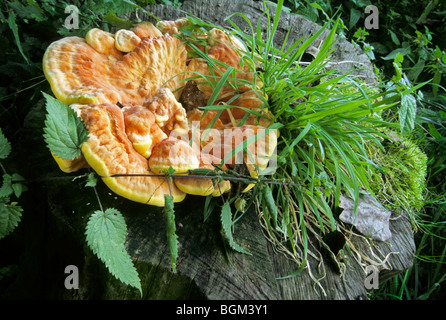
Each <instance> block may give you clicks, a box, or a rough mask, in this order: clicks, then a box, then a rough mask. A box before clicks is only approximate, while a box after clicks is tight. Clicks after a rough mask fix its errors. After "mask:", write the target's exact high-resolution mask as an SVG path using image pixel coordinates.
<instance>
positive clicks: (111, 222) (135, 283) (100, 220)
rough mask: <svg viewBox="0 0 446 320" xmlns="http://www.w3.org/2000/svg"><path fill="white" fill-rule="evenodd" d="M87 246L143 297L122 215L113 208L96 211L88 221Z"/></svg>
mask: <svg viewBox="0 0 446 320" xmlns="http://www.w3.org/2000/svg"><path fill="white" fill-rule="evenodd" d="M85 234H86V236H87V244H88V246H89V247H90V248H91V250H92V251H93V253H94V254H95V255H96V256H97V257H98V258H99V259H101V260H102V261H103V262H104V263H105V266H106V267H107V269H108V270H109V271H110V273H111V274H112V275H113V276H115V277H116V278H117V279H118V280H120V281H122V282H123V283H125V284H128V285H130V286H132V287H134V288H137V289H138V290H139V291H140V293H141V295H142V289H141V281H140V279H139V276H138V272H137V270H136V268H135V266H134V265H133V262H132V259H131V258H130V256H129V254H128V253H127V251H126V250H125V246H124V243H125V237H126V234H127V225H126V223H125V220H124V217H123V216H122V214H121V213H120V212H119V211H118V210H116V209H113V208H109V209H107V210H105V212H104V211H95V212H94V214H92V215H91V217H90V219H89V220H88V224H87V229H86V232H85Z"/></svg>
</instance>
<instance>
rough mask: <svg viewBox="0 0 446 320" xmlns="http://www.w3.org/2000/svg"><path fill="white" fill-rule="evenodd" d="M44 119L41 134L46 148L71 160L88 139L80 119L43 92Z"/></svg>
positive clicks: (76, 155) (78, 154)
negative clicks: (44, 103) (44, 101)
mask: <svg viewBox="0 0 446 320" xmlns="http://www.w3.org/2000/svg"><path fill="white" fill-rule="evenodd" d="M43 95H44V97H45V99H46V111H47V115H46V119H45V128H44V132H45V134H44V135H43V136H44V138H45V142H46V143H47V146H48V148H49V149H50V150H51V151H52V152H53V153H54V154H55V155H56V156H58V157H59V158H62V159H65V160H72V159H74V158H76V157H78V156H80V154H81V149H80V148H81V145H82V143H84V142H85V141H87V139H88V131H87V129H86V128H85V126H84V123H83V122H82V120H81V119H80V118H79V117H78V116H77V115H76V113H75V112H74V111H73V110H72V109H71V108H70V107H69V106H68V105H66V104H65V103H62V102H60V101H59V100H57V99H55V98H53V97H52V96H50V95H48V94H46V93H44V92H43Z"/></svg>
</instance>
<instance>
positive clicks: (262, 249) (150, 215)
mask: <svg viewBox="0 0 446 320" xmlns="http://www.w3.org/2000/svg"><path fill="white" fill-rule="evenodd" d="M262 6H263V5H262V2H256V1H248V0H244V1H224V0H218V1H216V0H197V1H185V2H184V5H183V7H181V8H178V7H170V6H160V5H157V6H152V7H148V8H147V10H148V11H149V12H151V13H153V14H154V15H156V16H158V17H160V18H162V19H176V18H180V17H184V16H185V13H184V12H188V13H191V14H194V15H196V16H198V17H200V18H204V19H207V20H209V21H211V22H213V23H216V24H219V25H225V21H224V20H223V19H224V18H225V17H226V16H228V15H229V14H231V13H235V12H243V13H244V14H245V15H246V16H248V17H250V18H251V19H252V20H251V21H257V19H258V17H260V16H261V14H262ZM183 11H184V12H183ZM272 12H274V10H272ZM137 14H138V16H139V18H142V19H145V18H146V17H144V16H141V13H137ZM147 20H149V19H148V17H147ZM290 26H293V30H294V31H293V33H292V37H293V38H294V39H298V38H300V37H301V36H303V35H308V34H310V33H314V32H316V30H318V29H319V28H320V26H318V25H316V24H314V23H311V22H310V21H308V20H306V19H304V18H301V17H298V16H291V15H289V14H287V13H283V18H282V19H281V24H280V31H281V33H282V34H285V32H286V31H287V30H288V28H289V27H290ZM325 35H326V34H325ZM323 36H324V34H323ZM282 39H283V38H282ZM275 40H276V41H277V43H278V44H280V45H281V41H283V40H281V39H280V37H279V36H278V37H276V38H275ZM336 61H353V62H349V63H341V64H337V65H336V64H335V63H333V64H332V66H333V67H336V68H339V69H349V68H354V67H355V66H360V68H358V70H357V71H356V74H357V75H359V76H361V77H363V78H364V79H365V80H366V81H368V82H371V83H372V82H374V81H375V80H374V77H373V71H372V64H371V63H370V61H369V60H368V58H367V56H366V55H365V54H364V53H362V52H360V50H359V49H358V48H356V47H354V46H353V45H351V44H350V43H348V42H347V41H344V40H342V39H341V40H340V41H339V42H338V44H337V46H336V49H335V51H334V52H333V62H336ZM348 64H350V65H348ZM33 109H34V112H32V113H33V115H32V116H30V117H29V118H30V120H29V121H28V122H27V123H26V124H25V127H24V129H23V133H22V134H23V136H24V137H27V138H26V139H25V140H24V141H23V145H22V153H23V154H24V155H27V158H26V163H25V162H24V163H23V167H24V168H27V170H26V171H25V172H24V173H23V175H24V176H26V177H27V178H28V179H30V180H31V181H32V180H33V179H37V180H35V181H38V179H39V178H42V177H43V176H44V177H51V176H53V177H60V176H63V174H62V173H61V172H60V171H58V168H57V166H56V164H55V163H53V161H52V159H51V156H50V153H49V151H48V150H47V148H46V147H45V145H44V143H43V141H42V140H43V139H42V136H41V133H42V127H43V116H44V115H43V114H42V110H44V109H43V108H42V106H36V107H34V108H33ZM30 137H31V138H30ZM29 150H33V152H31V153H30V152H29ZM24 158H25V157H23V159H24ZM79 174H81V173H79ZM29 188H30V190H32V192H29V191H28V192H27V193H25V194H24V197H26V198H25V199H24V200H23V201H24V202H25V203H27V205H25V206H24V212H25V213H24V219H23V222H22V225H21V226H20V228H19V229H20V230H19V231H18V232H19V233H20V234H22V235H24V239H25V240H24V243H23V261H24V262H23V263H22V264H21V269H20V273H19V274H20V276H19V277H18V278H17V280H16V282H15V283H14V284H13V285H12V286H11V287H10V288H9V290H7V291H6V293H5V294H4V296H5V297H9V298H10V297H13V298H14V297H21V298H23V297H25V298H30V297H39V298H52V299H54V298H56V299H141V298H142V299H211V300H219V299H222V300H233V299H240V300H245V299H253V300H267V299H268V300H305V299H363V298H366V297H367V292H368V291H367V288H366V285H365V282H366V277H367V274H366V273H365V271H364V265H361V264H360V263H359V262H358V261H357V259H355V258H354V257H353V256H351V255H347V257H346V265H347V266H348V268H347V270H346V272H345V273H344V275H343V276H342V277H341V276H340V275H339V274H338V273H337V272H336V270H335V269H334V268H332V267H331V266H330V265H328V264H326V263H325V262H324V263H323V264H322V265H318V264H319V261H318V260H316V259H314V258H313V257H311V256H310V257H309V260H308V264H309V265H310V266H312V267H313V269H312V273H313V277H314V278H321V279H320V280H319V281H318V282H317V283H316V282H315V281H314V280H313V279H311V277H310V276H309V273H308V270H309V269H308V268H305V269H304V270H303V271H302V272H301V273H299V274H298V275H296V276H294V277H289V278H284V279H279V278H283V277H286V276H288V275H290V274H293V273H294V272H295V271H296V270H297V269H298V268H299V265H297V264H296V263H295V262H294V261H293V260H291V259H289V258H288V257H287V256H286V255H284V254H282V253H280V252H277V248H275V247H274V245H273V244H272V243H271V242H269V241H268V238H267V237H266V235H265V234H264V229H263V227H262V225H261V223H260V219H259V217H258V214H257V212H255V211H254V210H249V211H248V212H246V213H245V214H244V215H243V217H242V218H241V219H240V220H239V221H238V222H237V223H236V225H235V230H234V239H235V241H236V242H237V243H238V244H239V245H240V246H242V247H243V248H244V249H246V250H247V251H248V252H249V253H250V254H249V255H248V254H243V253H238V252H235V251H233V250H231V249H230V248H229V247H227V245H226V243H225V241H224V240H223V236H222V234H221V222H220V217H219V212H218V210H217V211H216V212H213V213H212V214H211V215H210V217H209V218H208V219H207V220H206V221H203V220H204V218H203V208H204V197H194V196H187V197H186V199H185V200H184V201H183V202H181V203H178V204H175V217H176V224H177V235H178V241H179V258H178V263H177V273H173V272H172V271H171V266H170V258H169V248H168V244H167V239H166V231H165V230H166V229H165V223H164V219H163V216H162V211H161V208H157V207H152V206H146V205H143V204H139V203H134V202H131V201H128V200H126V199H123V198H121V197H118V196H116V195H114V194H113V193H112V192H111V191H109V190H108V189H107V187H106V186H105V185H104V184H103V183H102V182H99V183H98V187H97V189H98V194H99V197H100V199H101V202H102V204H103V206H104V208H109V207H113V208H116V209H118V210H120V211H121V212H122V213H123V215H124V217H125V219H126V223H127V226H128V236H127V241H126V249H127V251H128V253H129V254H130V256H131V257H132V258H133V260H134V263H135V266H136V268H137V270H138V273H139V275H140V278H141V283H142V290H143V296H142V297H141V296H140V293H139V291H138V290H136V289H134V288H132V287H129V286H126V285H123V284H122V283H121V282H120V281H119V280H116V279H115V278H114V277H113V276H112V275H110V274H109V273H108V271H107V269H106V268H105V266H104V264H103V263H102V262H101V261H100V260H99V259H97V258H96V257H95V256H94V255H93V253H92V252H91V250H90V249H89V248H88V247H87V245H86V243H85V235H84V232H85V226H86V222H87V220H88V217H89V216H90V215H91V214H92V213H93V211H94V210H98V209H99V207H98V205H97V200H96V197H95V194H94V192H93V190H92V189H90V188H86V187H83V183H81V182H77V181H76V180H75V181H71V180H62V179H54V180H51V181H48V180H46V183H45V184H42V183H41V182H31V183H30V184H29ZM390 229H391V232H392V234H393V236H392V237H391V238H390V240H388V241H386V242H375V243H374V245H375V247H374V248H373V252H375V254H376V252H378V251H379V252H381V253H380V254H381V257H380V258H381V259H382V260H383V263H382V264H381V265H380V266H378V268H379V271H380V272H379V281H380V282H382V281H385V280H387V279H389V278H390V277H392V276H394V275H396V274H398V273H400V272H403V271H404V270H406V269H407V268H409V267H411V265H412V262H413V258H414V252H415V245H414V242H413V234H412V229H411V224H410V221H409V219H408V218H407V216H406V215H404V214H403V215H400V216H398V217H396V218H392V219H391V222H390ZM353 241H354V242H355V244H356V245H357V246H361V245H363V243H362V242H361V239H360V238H358V239H355V240H353ZM362 251H363V253H364V254H365V255H370V256H371V255H372V254H373V253H372V250H371V248H368V247H365V246H363V248H362ZM25 262H26V263H25ZM365 262H367V261H365ZM67 265H75V266H77V267H78V268H79V270H80V274H79V276H80V278H79V289H71V290H67V289H66V288H65V286H64V280H65V278H66V277H67V274H65V273H64V268H65V267H66V266H67ZM323 269H324V270H325V271H324V272H323V273H322V272H321V273H319V272H318V270H323Z"/></svg>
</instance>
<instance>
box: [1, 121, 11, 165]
mask: <svg viewBox="0 0 446 320" xmlns="http://www.w3.org/2000/svg"><path fill="white" fill-rule="evenodd" d="M10 152H11V143H10V142H9V141H8V139H6V137H5V135H4V134H3V132H2V128H0V159H6V158H7V157H8V156H9V153H10Z"/></svg>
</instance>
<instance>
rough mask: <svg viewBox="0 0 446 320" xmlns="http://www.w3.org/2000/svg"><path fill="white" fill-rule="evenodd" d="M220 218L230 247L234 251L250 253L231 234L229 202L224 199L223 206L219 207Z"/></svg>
mask: <svg viewBox="0 0 446 320" xmlns="http://www.w3.org/2000/svg"><path fill="white" fill-rule="evenodd" d="M220 220H221V225H222V228H223V233H224V235H225V237H226V239H227V240H228V242H229V245H230V246H231V248H232V249H234V250H235V251H238V252H241V253H245V254H249V255H251V254H250V253H249V252H247V251H246V250H245V249H243V248H242V247H241V246H240V245H238V244H237V243H235V241H234V238H233V236H232V212H231V205H230V204H229V202H228V201H226V202H225V203H224V204H223V207H222V208H221V215H220Z"/></svg>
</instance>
